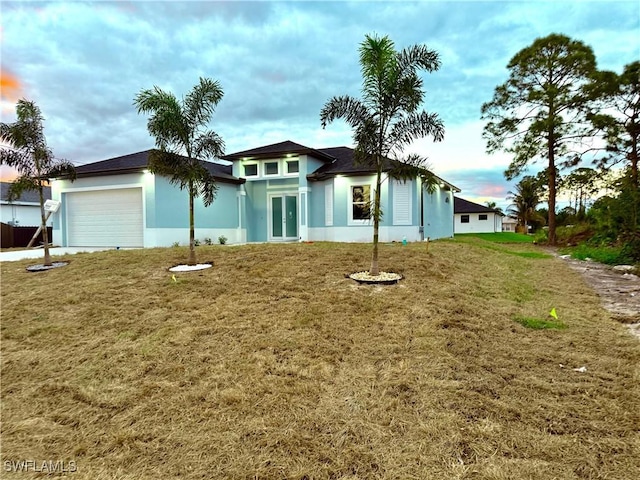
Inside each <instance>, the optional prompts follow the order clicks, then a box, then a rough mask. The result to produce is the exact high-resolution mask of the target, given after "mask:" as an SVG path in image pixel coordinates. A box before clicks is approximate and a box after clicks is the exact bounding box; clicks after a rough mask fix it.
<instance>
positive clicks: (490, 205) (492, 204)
mask: <svg viewBox="0 0 640 480" xmlns="http://www.w3.org/2000/svg"><path fill="white" fill-rule="evenodd" d="M486 205H487V208H490V209H491V210H495V211H496V212H500V213H502V207H499V206H498V204H497V203H496V202H486Z"/></svg>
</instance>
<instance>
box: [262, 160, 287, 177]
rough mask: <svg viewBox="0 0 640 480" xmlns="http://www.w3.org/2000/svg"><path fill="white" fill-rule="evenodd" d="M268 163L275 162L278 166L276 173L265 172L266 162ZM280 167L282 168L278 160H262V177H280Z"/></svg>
mask: <svg viewBox="0 0 640 480" xmlns="http://www.w3.org/2000/svg"><path fill="white" fill-rule="evenodd" d="M270 163H275V164H276V166H277V167H278V173H267V164H270ZM281 168H282V165H281V162H280V160H264V161H263V162H262V176H263V177H264V178H274V177H282V176H283V175H282V174H281V173H280V172H281Z"/></svg>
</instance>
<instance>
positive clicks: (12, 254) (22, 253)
mask: <svg viewBox="0 0 640 480" xmlns="http://www.w3.org/2000/svg"><path fill="white" fill-rule="evenodd" d="M103 250H113V248H109V247H54V248H50V249H49V253H51V256H52V257H55V256H56V255H73V254H76V253H82V252H101V251H103ZM27 258H41V259H44V250H43V249H42V248H36V249H33V250H12V251H9V252H0V262H16V261H18V260H24V259H27Z"/></svg>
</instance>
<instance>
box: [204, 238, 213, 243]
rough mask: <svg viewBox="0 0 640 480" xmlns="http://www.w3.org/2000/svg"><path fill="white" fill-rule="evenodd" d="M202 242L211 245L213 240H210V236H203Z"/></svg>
mask: <svg viewBox="0 0 640 480" xmlns="http://www.w3.org/2000/svg"><path fill="white" fill-rule="evenodd" d="M204 244H205V245H213V241H212V240H211V238H210V237H204Z"/></svg>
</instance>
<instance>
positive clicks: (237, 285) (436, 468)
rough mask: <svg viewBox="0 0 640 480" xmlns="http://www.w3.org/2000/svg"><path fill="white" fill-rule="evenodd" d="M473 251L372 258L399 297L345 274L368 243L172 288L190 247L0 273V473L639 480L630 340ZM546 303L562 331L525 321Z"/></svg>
mask: <svg viewBox="0 0 640 480" xmlns="http://www.w3.org/2000/svg"><path fill="white" fill-rule="evenodd" d="M476 243H485V242H466V241H465V242H457V241H443V242H432V243H431V244H430V245H429V252H428V253H427V252H426V250H425V245H423V244H410V245H408V246H402V245H400V244H396V245H382V246H381V250H380V258H381V267H382V268H383V269H387V270H394V271H398V272H401V273H403V274H404V275H405V279H404V280H402V281H401V282H400V283H399V284H398V285H394V286H387V287H376V286H365V285H357V284H355V283H354V282H353V281H351V280H349V279H346V278H345V277H344V275H345V274H347V273H351V272H354V271H357V270H362V269H363V268H366V267H367V266H368V264H367V262H368V257H369V252H370V246H369V245H344V244H326V243H314V244H288V245H248V246H242V247H234V246H226V247H220V246H217V247H216V246H210V247H207V246H202V247H198V253H199V260H201V261H203V260H214V261H215V265H214V267H213V268H211V269H208V270H204V271H201V272H197V273H196V272H192V273H184V274H176V276H175V280H176V281H174V280H173V279H172V274H170V273H169V272H167V270H166V269H167V268H168V267H170V266H172V265H175V264H177V263H180V262H181V261H183V260H184V259H186V257H187V250H186V248H170V249H153V250H124V251H108V252H99V253H92V254H77V255H73V256H71V257H69V260H70V261H71V263H70V264H69V265H68V266H66V267H63V268H59V269H54V270H51V271H48V272H43V273H27V272H26V271H25V270H24V268H25V267H26V266H27V265H29V264H30V263H33V261H23V262H11V263H4V264H2V266H1V269H2V325H1V335H2V345H1V346H2V350H1V367H2V385H1V393H2V402H1V414H2V424H1V429H2V430H1V434H2V461H3V462H6V461H19V460H21V459H22V460H24V459H34V460H36V461H37V462H41V461H46V460H58V459H60V460H67V461H69V460H73V461H74V462H76V465H77V472H75V473H73V474H69V475H68V477H69V478H74V479H87V480H89V479H91V480H96V479H118V480H134V479H135V480H139V479H164V478H185V479H201V478H211V479H246V480H249V479H285V478H286V479H345V480H346V479H467V478H469V479H536V480H542V479H563V480H566V479H587V478H611V479H617V480H625V479H629V480H631V479H637V478H640V429H639V425H640V371H639V369H638V365H640V342H638V340H637V339H636V338H634V337H632V336H631V335H629V333H628V332H627V330H626V329H625V328H624V327H623V326H622V325H620V324H618V323H616V322H615V321H613V320H612V319H611V317H610V315H609V314H608V313H607V312H606V311H604V310H603V309H602V308H601V307H600V303H599V300H598V298H597V297H596V296H595V294H594V293H593V292H592V291H591V290H590V289H589V288H588V287H586V286H585V284H584V283H583V281H582V279H581V277H579V276H578V274H577V273H575V272H573V271H571V270H569V267H568V266H566V265H565V264H564V263H562V261H560V260H557V259H553V258H548V257H535V256H534V257H531V256H526V255H522V254H523V253H536V251H535V249H534V247H533V246H529V245H520V244H519V245H501V246H500V249H488V248H483V247H481V246H479V245H477V244H476ZM554 307H555V308H556V311H557V314H558V322H561V324H562V325H563V328H561V329H556V328H542V329H537V328H527V326H525V325H528V323H526V322H521V321H522V319H526V320H527V322H529V321H533V323H535V320H536V319H538V320H540V321H542V322H544V321H549V320H550V317H549V316H548V314H549V311H550V310H551V308H554ZM519 321H520V322H521V323H519ZM583 366H584V367H586V369H587V371H586V372H583V373H581V372H578V371H574V369H575V368H580V367H583ZM4 465H5V463H3V467H4ZM5 475H6V476H7V478H9V477H11V478H14V477H15V478H41V477H40V476H37V475H38V474H31V475H32V476H19V475H13V476H11V475H10V474H8V473H5ZM23 475H24V474H23ZM3 478H4V477H3Z"/></svg>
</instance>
